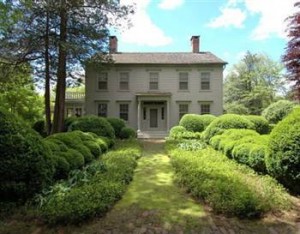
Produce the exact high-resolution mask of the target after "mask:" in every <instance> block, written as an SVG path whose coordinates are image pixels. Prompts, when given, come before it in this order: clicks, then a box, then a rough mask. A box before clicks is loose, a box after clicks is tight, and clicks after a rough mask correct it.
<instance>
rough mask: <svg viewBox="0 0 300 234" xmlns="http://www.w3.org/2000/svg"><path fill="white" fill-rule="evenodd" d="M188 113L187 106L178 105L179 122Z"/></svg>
mask: <svg viewBox="0 0 300 234" xmlns="http://www.w3.org/2000/svg"><path fill="white" fill-rule="evenodd" d="M188 112H189V106H188V104H179V120H180V119H181V118H182V116H184V115H185V114H187V113H188Z"/></svg>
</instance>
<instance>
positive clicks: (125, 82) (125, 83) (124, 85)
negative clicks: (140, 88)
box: [120, 72, 129, 90]
mask: <svg viewBox="0 0 300 234" xmlns="http://www.w3.org/2000/svg"><path fill="white" fill-rule="evenodd" d="M120 90H129V73H127V72H121V73H120Z"/></svg>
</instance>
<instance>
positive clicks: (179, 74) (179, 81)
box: [178, 72, 190, 92]
mask: <svg viewBox="0 0 300 234" xmlns="http://www.w3.org/2000/svg"><path fill="white" fill-rule="evenodd" d="M181 74H186V75H187V77H181ZM182 78H186V79H187V81H186V82H187V89H180V83H181V82H183V81H181V79H182ZM189 83H190V82H189V73H188V72H179V73H178V91H179V92H189V86H190V84H189Z"/></svg>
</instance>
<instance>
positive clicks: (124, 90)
mask: <svg viewBox="0 0 300 234" xmlns="http://www.w3.org/2000/svg"><path fill="white" fill-rule="evenodd" d="M122 74H126V75H127V83H128V88H127V89H121V82H122ZM129 90H130V75H129V72H120V73H119V91H122V92H128V91H129Z"/></svg>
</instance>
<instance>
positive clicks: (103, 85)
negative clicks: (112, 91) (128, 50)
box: [98, 73, 107, 90]
mask: <svg viewBox="0 0 300 234" xmlns="http://www.w3.org/2000/svg"><path fill="white" fill-rule="evenodd" d="M98 89H99V90H107V73H100V74H99V75H98Z"/></svg>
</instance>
